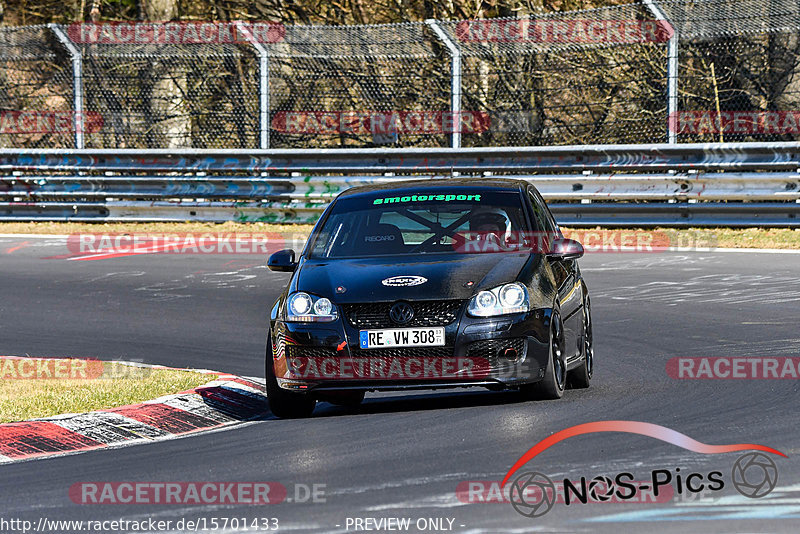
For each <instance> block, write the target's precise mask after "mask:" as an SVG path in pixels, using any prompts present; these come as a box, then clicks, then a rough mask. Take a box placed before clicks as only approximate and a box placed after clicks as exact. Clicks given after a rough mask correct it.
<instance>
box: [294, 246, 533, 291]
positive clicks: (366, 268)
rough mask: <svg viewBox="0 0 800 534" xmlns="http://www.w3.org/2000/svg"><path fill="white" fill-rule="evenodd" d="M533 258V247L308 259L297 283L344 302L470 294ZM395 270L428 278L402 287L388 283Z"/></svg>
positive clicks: (510, 275) (510, 277)
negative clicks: (516, 250) (523, 250)
mask: <svg viewBox="0 0 800 534" xmlns="http://www.w3.org/2000/svg"><path fill="white" fill-rule="evenodd" d="M529 259H530V254H528V253H497V254H471V255H457V256H456V255H438V256H436V257H425V258H424V260H421V259H419V256H417V257H415V258H409V259H405V258H403V257H399V256H393V257H381V258H358V259H337V260H306V261H304V262H303V264H302V265H301V267H300V268H299V271H298V273H297V276H296V277H295V284H294V287H293V288H292V289H293V290H297V291H307V292H309V293H314V294H317V295H320V296H325V297H329V298H331V300H333V301H334V302H338V303H355V302H379V301H393V300H400V299H408V300H436V299H466V298H469V297H471V296H472V295H474V294H475V293H476V291H478V290H480V289H488V288H491V287H495V286H498V285H500V284H503V283H506V282H511V281H514V280H516V278H517V275H518V274H519V272H520V271H521V270H522V268H523V266H524V265H525V263H526V262H527V261H528V260H529ZM395 276H421V277H423V278H426V279H427V281H426V282H425V283H422V284H419V285H413V286H401V287H387V286H386V285H384V284H383V283H382V281H383V280H385V279H387V278H392V277H395ZM469 282H472V284H469ZM338 287H343V288H345V290H344V293H339V292H337V291H336V289H337V288H338Z"/></svg>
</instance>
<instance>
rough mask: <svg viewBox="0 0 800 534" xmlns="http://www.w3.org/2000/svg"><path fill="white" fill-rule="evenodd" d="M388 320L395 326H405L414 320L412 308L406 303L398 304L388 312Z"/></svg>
mask: <svg viewBox="0 0 800 534" xmlns="http://www.w3.org/2000/svg"><path fill="white" fill-rule="evenodd" d="M389 318H390V319H391V320H392V321H394V322H395V323H397V324H406V323H408V322H409V321H411V319H413V318H414V308H412V307H411V304H409V303H407V302H398V303H396V304H395V305H394V306H392V307H391V309H390V310H389Z"/></svg>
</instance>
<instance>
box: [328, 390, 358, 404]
mask: <svg viewBox="0 0 800 534" xmlns="http://www.w3.org/2000/svg"><path fill="white" fill-rule="evenodd" d="M364 394H365V392H364V391H331V392H329V393H321V394H319V395H317V400H319V401H323V402H328V403H330V404H333V405H336V406H358V405H359V404H361V403H362V402H364Z"/></svg>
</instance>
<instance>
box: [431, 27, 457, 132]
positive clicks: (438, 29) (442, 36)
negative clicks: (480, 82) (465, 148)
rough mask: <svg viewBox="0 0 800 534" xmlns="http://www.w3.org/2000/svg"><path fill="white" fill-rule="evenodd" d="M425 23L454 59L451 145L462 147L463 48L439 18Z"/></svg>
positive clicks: (451, 94) (451, 95)
mask: <svg viewBox="0 0 800 534" xmlns="http://www.w3.org/2000/svg"><path fill="white" fill-rule="evenodd" d="M425 23H426V24H427V25H428V26H430V28H431V29H432V30H433V33H435V34H436V36H437V37H438V38H439V39H440V40H441V41H442V43H444V45H445V46H446V47H447V49H448V50H449V51H450V59H451V61H452V70H451V75H450V76H451V78H450V81H451V89H450V112H451V113H452V114H453V133H452V137H451V141H450V146H452V147H453V148H461V50H460V49H459V48H458V46H456V44H455V43H454V42H453V41H452V39H450V37H448V35H447V33H445V32H444V30H442V28H441V27H440V26H439V22H438V21H437V20H434V19H428V20H426V21H425Z"/></svg>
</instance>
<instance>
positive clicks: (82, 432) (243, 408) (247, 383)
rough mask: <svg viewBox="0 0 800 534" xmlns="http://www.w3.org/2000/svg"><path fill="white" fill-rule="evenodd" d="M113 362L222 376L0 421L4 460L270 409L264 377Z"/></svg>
mask: <svg viewBox="0 0 800 534" xmlns="http://www.w3.org/2000/svg"><path fill="white" fill-rule="evenodd" d="M2 358H10V357H6V356H3V357H2ZM11 358H13V357H11ZM115 363H117V364H122V365H130V366H135V367H148V368H153V369H173V370H183V371H192V372H195V373H203V374H214V375H218V378H217V379H216V380H213V381H211V382H209V383H207V384H204V385H202V386H198V387H196V388H195V389H192V390H188V391H183V392H181V393H177V394H173V395H166V396H163V397H159V398H157V399H153V400H150V401H146V402H143V403H140V404H132V405H128V406H121V407H119V408H111V409H108V410H98V411H94V412H87V413H80V414H65V415H58V416H55V417H48V418H44V419H34V420H31V421H22V422H18V423H3V424H0V464H4V463H12V462H19V461H25V460H32V459H38V458H46V457H52V456H63V455H66V454H75V453H79V452H85V451H90V450H96V449H104V448H116V447H124V446H127V445H135V444H140V443H151V442H154V441H161V440H165V439H173V438H176V437H180V436H184V435H187V434H193V433H197V432H203V431H208V430H215V429H220V428H223V427H232V426H235V425H241V424H243V423H246V422H248V421H253V420H256V419H259V418H262V417H263V416H264V415H265V414H266V413H267V396H266V394H265V393H264V381H263V379H259V378H250V377H240V376H235V375H230V374H225V373H218V372H215V371H209V370H206V369H176V368H174V367H165V366H162V365H147V364H141V363H134V362H115Z"/></svg>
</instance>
